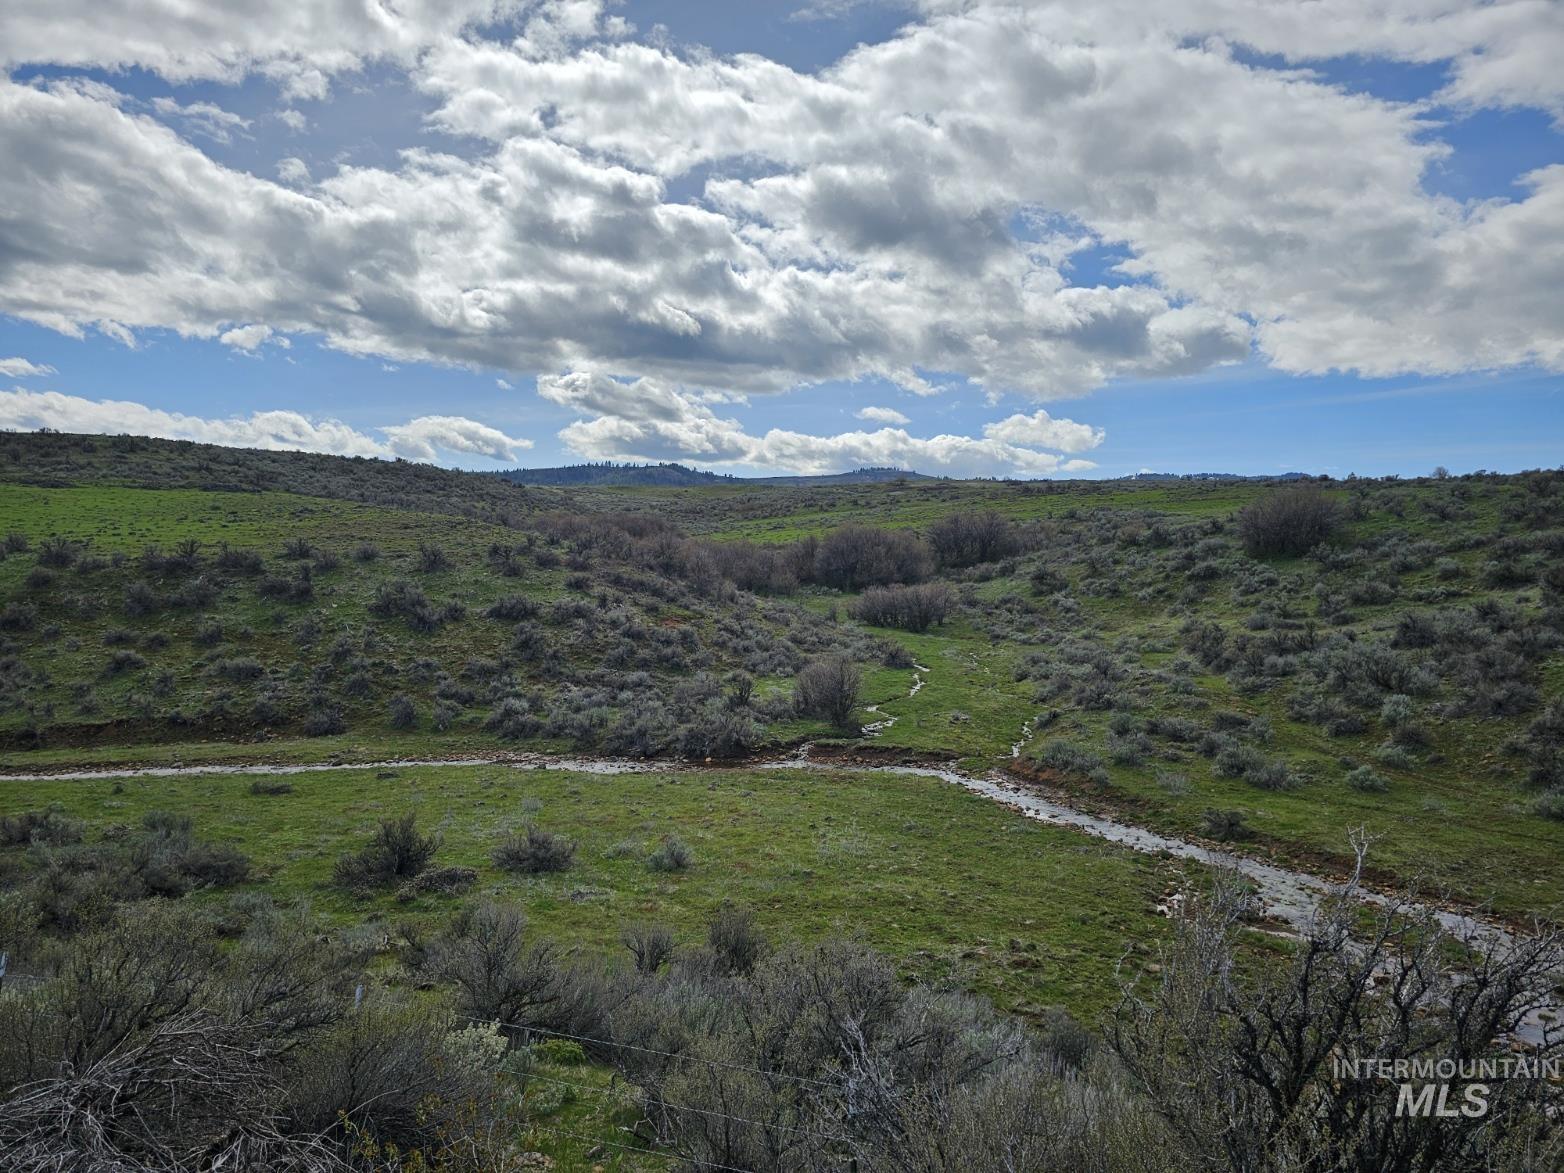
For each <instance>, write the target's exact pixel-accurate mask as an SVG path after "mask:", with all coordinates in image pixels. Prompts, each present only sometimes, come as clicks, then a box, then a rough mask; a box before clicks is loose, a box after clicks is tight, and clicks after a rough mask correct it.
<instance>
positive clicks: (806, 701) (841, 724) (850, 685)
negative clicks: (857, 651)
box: [793, 656, 863, 729]
mask: <svg viewBox="0 0 1564 1173" xmlns="http://www.w3.org/2000/svg"><path fill="white" fill-rule="evenodd" d="M862 689H863V673H861V672H860V671H859V670H858V665H856V664H854V663H853V662H852V661H851V660H849V659H847V657H845V656H829V657H827V658H826V659H823V660H816V661H814V662H813V663H812V664H809V665H807V666H806V667H805V668H804V670H803V671H802V672H800V673H799V674H798V677H797V679H796V680H795V681H794V683H793V700H794V705H795V706H796V707H797V709H798V711H799V712H800V713H802V714H803V715H804V716H806V717H820V718H823V719H824V720H827V721H829V722H831V724H832V725H833V726H835V727H836V728H838V729H849V728H851V727H852V726H853V725H854V724H855V722H854V720H853V718H854V716H855V715H856V714H857V712H858V703H859V694H860V693H861V691H862Z"/></svg>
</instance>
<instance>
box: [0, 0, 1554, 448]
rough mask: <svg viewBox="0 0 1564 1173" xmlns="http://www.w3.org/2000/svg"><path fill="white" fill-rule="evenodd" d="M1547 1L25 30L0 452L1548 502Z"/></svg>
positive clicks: (880, 4)
mask: <svg viewBox="0 0 1564 1173" xmlns="http://www.w3.org/2000/svg"><path fill="white" fill-rule="evenodd" d="M1560 60H1564V2H1560V0H1487V2H1473V0H1156V2H1152V0H1096V2H1094V3H1092V4H1090V5H1083V4H1080V3H1078V2H1075V0H1031V2H1029V3H1015V2H1000V0H750V2H747V3H742V4H739V3H733V2H732V0H723V2H718V0H624V2H623V3H613V2H611V0H398V2H396V3H391V2H390V0H242V2H241V0H11V2H9V3H7V4H5V5H4V6H0V158H3V159H4V160H5V165H4V166H3V167H0V428H8V429H13V430H28V429H36V428H40V427H50V428H56V429H59V430H63V431H80V432H103V433H117V432H134V433H139V434H146V435H160V436H171V437H177V438H184V439H193V440H200V441H205V442H211V443H220V444H234V445H243V446H255V447H265V448H291V449H302V450H309V451H321V452H337V453H343V454H349V455H366V456H379V457H384V458H388V459H389V458H398V457H400V458H404V459H411V460H424V461H434V462H438V463H441V464H445V465H450V466H456V467H464V468H490V469H493V468H507V467H516V466H526V467H543V466H549V465H556V464H568V463H577V462H581V461H587V460H591V461H601V460H627V461H663V460H676V461H680V462H683V463H686V464H690V465H694V466H696V467H700V468H709V469H713V470H715V471H720V472H732V473H738V474H740V475H744V474H776V473H821V472H835V471H845V470H848V469H852V468H857V467H861V466H865V465H894V466H897V467H902V468H911V469H916V470H918V471H921V472H926V473H932V474H940V475H951V476H1020V477H1114V476H1123V475H1127V474H1133V473H1137V472H1142V471H1161V472H1236V473H1247V474H1265V473H1276V472H1286V471H1302V472H1310V473H1328V474H1331V475H1335V476H1344V475H1346V474H1348V473H1357V474H1359V475H1385V474H1392V473H1397V474H1403V475H1409V474H1410V475H1415V474H1423V473H1427V472H1429V471H1430V470H1431V469H1432V468H1434V467H1435V466H1436V465H1442V466H1445V467H1447V468H1449V469H1451V470H1452V471H1456V472H1465V471H1471V470H1476V469H1492V470H1499V471H1515V470H1519V469H1525V468H1538V467H1550V468H1551V467H1558V466H1560V465H1561V464H1564V443H1561V441H1564V296H1561V293H1564V70H1561V69H1559V68H1558V64H1557V63H1558V62H1559V61H1560Z"/></svg>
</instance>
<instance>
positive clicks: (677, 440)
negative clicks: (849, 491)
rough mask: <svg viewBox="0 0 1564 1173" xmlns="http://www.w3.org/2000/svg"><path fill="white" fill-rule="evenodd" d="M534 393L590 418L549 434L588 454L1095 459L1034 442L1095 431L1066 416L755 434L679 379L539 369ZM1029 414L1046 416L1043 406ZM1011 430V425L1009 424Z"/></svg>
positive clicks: (922, 467)
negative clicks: (1025, 424)
mask: <svg viewBox="0 0 1564 1173" xmlns="http://www.w3.org/2000/svg"><path fill="white" fill-rule="evenodd" d="M538 393H539V394H540V395H542V396H543V397H544V398H545V399H548V400H551V401H552V402H555V403H559V404H563V405H564V406H567V407H571V408H573V409H575V410H576V411H578V412H580V413H581V414H583V415H586V416H591V417H594V418H589V419H582V420H578V421H576V422H575V423H572V424H569V425H567V426H566V427H565V428H564V429H563V430H561V431H560V433H559V436H560V439H561V440H563V441H564V442H565V445H566V447H568V448H570V449H571V450H572V451H574V452H575V453H577V454H578V455H580V456H582V457H584V458H586V459H588V460H657V461H662V460H694V461H698V462H701V463H705V464H745V465H754V466H758V467H762V468H766V469H771V470H776V471H780V472H791V473H804V474H815V473H826V472H844V471H847V470H850V469H854V468H862V467H865V466H887V465H894V466H897V467H901V468H912V469H916V470H917V471H920V472H930V473H943V474H945V475H950V476H964V477H976V476H1044V475H1048V474H1051V473H1056V472H1076V471H1081V470H1084V469H1089V468H1093V467H1095V466H1094V465H1093V464H1092V463H1091V462H1090V461H1086V460H1080V459H1074V460H1066V459H1064V458H1063V457H1062V456H1060V455H1058V454H1056V453H1054V452H1043V451H1039V450H1038V449H1039V448H1042V447H1052V448H1057V449H1059V450H1060V451H1062V452H1072V453H1073V452H1079V451H1082V450H1084V449H1085V448H1089V447H1093V446H1095V445H1096V444H1098V443H1101V442H1102V439H1103V433H1102V431H1101V430H1100V429H1096V428H1090V427H1087V426H1086V425H1084V424H1077V423H1074V422H1073V421H1071V420H1064V419H1061V420H1051V421H1048V423H1049V424H1051V425H1052V426H1051V428H1048V429H1044V428H1043V427H1042V425H1041V424H1040V423H1039V422H1038V421H1037V420H1036V419H1033V418H1032V417H1023V416H1016V417H1014V419H1016V420H1029V421H1030V422H1031V423H1032V425H1033V427H1032V432H1033V434H1031V435H1026V436H1023V435H1018V434H1010V435H989V434H985V435H984V436H982V437H973V436H961V435H938V436H933V437H929V438H927V439H924V438H919V437H916V436H912V435H910V434H909V433H908V432H907V431H905V430H904V429H902V428H898V427H885V428H880V429H878V430H876V431H872V432H867V431H853V432H843V433H841V434H839V435H834V436H821V435H813V434H810V433H806V432H797V431H792V430H789V429H785V428H773V429H771V430H770V431H767V432H766V433H765V434H764V435H760V436H757V435H753V434H751V433H749V432H748V431H746V430H745V429H744V426H743V425H742V424H741V423H740V422H739V421H738V420H735V419H729V418H725V417H722V416H719V415H718V414H717V413H716V411H714V410H713V408H712V406H711V403H710V402H708V400H707V398H705V397H702V396H701V395H699V394H697V393H695V392H692V391H690V390H689V389H687V388H680V387H676V386H672V385H669V384H665V383H662V382H659V381H657V380H654V379H647V378H641V379H635V380H628V381H627V380H622V379H615V378H611V377H609V376H607V375H604V374H601V373H598V372H589V371H573V372H571V373H569V374H565V375H559V376H545V377H542V378H539V380H538ZM1038 415H1039V416H1041V417H1043V418H1044V419H1046V413H1042V412H1039V413H1038ZM1006 422H1007V423H1009V422H1010V421H1006ZM1018 430H1019V429H1018V427H1012V428H1011V432H1012V433H1015V432H1017V431H1018ZM1045 431H1046V433H1047V434H1046V435H1045V434H1044V432H1045Z"/></svg>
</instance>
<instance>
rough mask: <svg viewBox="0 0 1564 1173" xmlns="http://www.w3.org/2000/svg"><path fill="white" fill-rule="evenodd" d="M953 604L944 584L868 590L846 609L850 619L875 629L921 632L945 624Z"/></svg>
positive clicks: (953, 600)
mask: <svg viewBox="0 0 1564 1173" xmlns="http://www.w3.org/2000/svg"><path fill="white" fill-rule="evenodd" d="M955 605H956V595H955V592H954V591H952V590H951V589H950V587H949V586H947V585H946V584H945V583H942V582H931V583H924V584H923V585H921V586H890V587H870V588H869V589H868V590H866V591H864V593H863V594H862V595H860V596H859V597H858V598H857V599H855V600H854V601H853V603H852V606H851V607H849V608H848V611H849V613H850V614H851V615H852V617H853V618H854V619H857V620H859V621H860V622H862V623H868V624H871V625H872V626H875V627H896V628H900V629H901V630H902V631H911V632H918V633H922V632H925V631H927V630H928V629H929V628H931V627H934V626H935V625H937V624H940V623H943V622H945V620H946V619H947V618H949V616H950V613H951V611H952V610H953V609H954V608H955Z"/></svg>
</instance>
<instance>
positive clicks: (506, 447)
mask: <svg viewBox="0 0 1564 1173" xmlns="http://www.w3.org/2000/svg"><path fill="white" fill-rule="evenodd" d="M0 428H5V429H12V430H16V431H36V430H37V429H39V428H52V429H54V430H55V431H60V432H87V433H95V434H100V435H119V434H121V433H129V434H132V435H137V436H158V437H161V438H163V439H169V440H194V441H196V442H198V443H202V444H222V445H225V446H227V447H231V448H265V449H271V450H279V451H289V452H326V453H333V454H335V455H338V456H377V457H381V458H391V457H395V456H402V457H406V458H407V459H410V460H423V461H433V460H435V459H436V458H437V456H438V453H439V452H440V451H442V450H443V451H447V452H458V453H471V454H474V455H479V456H487V457H489V458H490V459H493V460H514V459H515V458H516V453H517V452H518V451H519V450H521V449H525V448H530V447H532V441H530V440H525V439H517V438H515V437H512V436H507V435H505V434H504V433H502V432H500V431H497V430H496V429H494V428H491V427H488V426H486V425H484V424H480V423H477V422H475V421H473V420H470V419H465V418H463V417H461V416H421V417H420V418H418V419H414V420H409V421H408V422H407V423H405V424H395V425H389V426H385V427H381V428H378V429H376V430H377V431H379V432H382V433H384V435H385V436H386V437H387V438H386V439H385V440H380V439H377V438H375V437H374V436H371V435H369V434H367V433H365V432H361V431H359V430H358V429H356V428H353V427H351V426H349V425H348V424H345V423H343V422H342V421H341V420H334V419H314V418H311V417H309V416H306V415H303V414H301V413H299V412H296V411H257V412H252V413H251V414H250V415H247V416H233V417H230V418H228V419H208V418H205V417H203V416H196V415H187V414H185V413H183V412H177V411H163V410H160V409H158V408H153V407H148V406H146V405H145V404H142V403H135V402H131V401H129V400H116V399H84V398H81V397H80V396H76V395H64V394H61V393H60V392H58V391H28V390H24V389H23V388H20V387H14V388H12V389H11V390H9V391H0Z"/></svg>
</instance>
